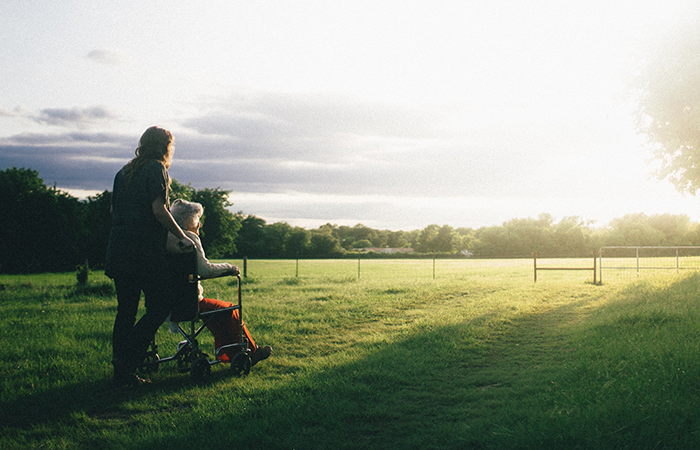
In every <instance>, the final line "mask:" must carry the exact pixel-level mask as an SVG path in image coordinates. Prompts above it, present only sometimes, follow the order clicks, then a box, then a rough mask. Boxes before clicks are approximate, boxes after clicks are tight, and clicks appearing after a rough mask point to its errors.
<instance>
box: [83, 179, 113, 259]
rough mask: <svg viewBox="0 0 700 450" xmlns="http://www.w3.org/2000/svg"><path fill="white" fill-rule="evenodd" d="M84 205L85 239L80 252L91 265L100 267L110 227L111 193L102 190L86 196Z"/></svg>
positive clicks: (104, 254)
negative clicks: (91, 195)
mask: <svg viewBox="0 0 700 450" xmlns="http://www.w3.org/2000/svg"><path fill="white" fill-rule="evenodd" d="M84 205H85V217H86V220H85V232H86V236H85V241H84V247H85V248H84V250H83V252H82V254H84V255H85V258H87V260H88V261H89V263H90V266H91V267H101V266H102V265H103V264H104V261H105V256H106V255H107V245H108V244H109V234H110V231H111V229H112V214H111V213H110V208H111V206H112V193H111V192H110V191H104V192H102V193H101V194H97V195H95V196H93V197H88V199H87V201H86V202H85V203H84Z"/></svg>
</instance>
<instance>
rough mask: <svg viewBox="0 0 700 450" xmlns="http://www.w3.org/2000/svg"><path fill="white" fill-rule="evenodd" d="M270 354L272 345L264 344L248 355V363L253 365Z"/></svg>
mask: <svg viewBox="0 0 700 450" xmlns="http://www.w3.org/2000/svg"><path fill="white" fill-rule="evenodd" d="M271 354H272V347H270V346H269V345H266V346H264V347H258V348H256V349H255V353H253V356H251V357H250V365H251V366H254V365H256V364H257V363H258V362H260V361H262V360H263V359H267V358H269V357H270V355H271Z"/></svg>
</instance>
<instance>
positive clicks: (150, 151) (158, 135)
mask: <svg viewBox="0 0 700 450" xmlns="http://www.w3.org/2000/svg"><path fill="white" fill-rule="evenodd" d="M174 141H175V138H174V137H173V134H172V133H171V132H170V131H168V130H166V129H164V128H160V127H151V128H149V129H147V130H146V131H144V133H143V135H142V136H141V139H139V146H138V147H136V151H135V152H134V153H135V154H136V156H135V157H134V158H133V159H132V160H131V161H129V163H128V164H127V165H126V167H125V168H124V176H125V177H126V182H127V184H129V182H130V181H131V179H132V178H133V177H134V174H136V172H138V171H139V169H140V168H141V167H143V166H144V165H145V164H146V163H149V162H151V161H154V160H155V161H160V162H162V163H163V164H164V165H165V168H166V169H168V168H170V163H171V162H172V160H173V147H174V145H173V144H174ZM169 183H170V180H168V184H169Z"/></svg>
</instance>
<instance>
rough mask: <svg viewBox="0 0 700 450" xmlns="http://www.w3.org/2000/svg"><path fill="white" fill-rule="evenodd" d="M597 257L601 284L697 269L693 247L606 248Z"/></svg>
mask: <svg viewBox="0 0 700 450" xmlns="http://www.w3.org/2000/svg"><path fill="white" fill-rule="evenodd" d="M598 255H599V256H598V261H599V264H598V266H599V277H598V278H599V280H600V281H601V282H602V281H603V280H606V281H614V280H619V279H630V278H639V277H643V276H649V275H661V274H674V273H675V274H677V273H682V272H689V271H699V270H700V247H695V246H677V247H673V246H637V247H629V246H609V247H602V248H601V249H600V251H599V254H598Z"/></svg>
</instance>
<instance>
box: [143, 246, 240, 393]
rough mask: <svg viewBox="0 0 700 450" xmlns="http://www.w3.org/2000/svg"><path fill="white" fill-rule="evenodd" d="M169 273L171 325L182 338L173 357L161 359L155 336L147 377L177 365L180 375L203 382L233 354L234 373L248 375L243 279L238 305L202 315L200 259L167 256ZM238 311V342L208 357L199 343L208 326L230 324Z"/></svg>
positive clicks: (189, 255) (147, 360) (147, 361)
mask: <svg viewBox="0 0 700 450" xmlns="http://www.w3.org/2000/svg"><path fill="white" fill-rule="evenodd" d="M168 258H169V261H168V263H169V273H170V274H171V277H172V278H171V281H170V285H169V295H170V296H171V300H172V306H171V313H170V321H171V322H177V332H178V333H179V334H180V335H181V337H182V338H183V340H182V341H180V342H179V343H178V344H177V351H176V352H175V354H174V355H172V356H169V357H165V358H161V357H160V356H159V355H158V345H157V343H156V338H155V336H154V337H153V341H152V342H151V345H150V347H149V350H148V352H147V353H146V358H145V359H144V362H143V365H142V368H143V370H144V371H145V372H146V373H154V372H157V371H158V369H159V367H160V365H161V364H164V363H167V362H171V361H175V362H176V363H177V366H178V370H179V372H181V373H186V372H190V376H191V377H192V378H193V379H195V380H201V379H203V378H205V377H206V376H208V375H209V374H210V372H211V367H212V366H214V365H216V364H220V363H222V361H221V360H220V359H219V357H220V356H221V354H222V353H224V352H228V351H230V350H234V356H233V358H231V360H230V364H231V371H232V372H233V374H234V375H237V376H241V375H247V374H248V373H249V372H250V368H251V358H250V352H249V351H248V340H247V339H246V337H245V334H244V333H243V326H242V325H243V304H242V301H241V276H240V274H239V275H237V281H238V304H237V305H235V304H234V306H231V307H229V308H222V309H217V310H213V311H203V312H200V311H199V287H198V283H199V281H200V277H199V276H198V275H197V258H196V254H195V253H194V252H192V253H184V254H174V255H168ZM235 310H238V330H239V333H238V342H235V343H233V344H227V345H222V346H221V347H219V348H215V354H214V358H210V357H209V355H207V353H205V352H204V351H203V350H202V348H201V346H200V344H199V341H198V339H197V337H198V336H199V335H200V333H201V332H202V331H203V330H204V329H205V328H206V326H207V324H208V323H210V322H211V321H214V320H230V319H231V316H232V314H233V311H235Z"/></svg>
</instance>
